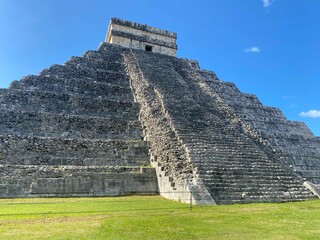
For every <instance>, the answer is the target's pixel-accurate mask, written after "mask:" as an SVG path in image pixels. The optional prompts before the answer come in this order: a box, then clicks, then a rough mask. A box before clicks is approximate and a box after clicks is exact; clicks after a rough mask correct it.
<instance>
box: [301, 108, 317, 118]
mask: <svg viewBox="0 0 320 240" xmlns="http://www.w3.org/2000/svg"><path fill="white" fill-rule="evenodd" d="M299 116H301V117H308V118H320V110H309V111H308V112H301V113H300V114H299Z"/></svg>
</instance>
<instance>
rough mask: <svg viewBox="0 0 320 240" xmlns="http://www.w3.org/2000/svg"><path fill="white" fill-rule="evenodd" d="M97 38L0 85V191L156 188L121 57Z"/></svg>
mask: <svg viewBox="0 0 320 240" xmlns="http://www.w3.org/2000/svg"><path fill="white" fill-rule="evenodd" d="M122 52H123V48H119V47H114V46H112V45H106V44H103V45H101V46H100V47H99V49H98V51H89V52H87V53H85V54H84V55H83V57H72V58H71V59H70V60H69V61H68V62H66V63H65V64H63V65H53V66H51V67H50V68H48V69H45V70H43V71H42V72H41V73H40V75H37V76H27V77H24V78H23V79H22V80H20V81H15V82H13V83H12V84H11V86H10V89H0V110H1V113H0V119H1V124H0V173H1V177H0V196H1V197H36V196H45V197H47V196H64V197H65V196H109V195H125V194H157V193H158V185H157V178H156V174H155V169H154V168H149V167H148V168H144V166H148V165H149V164H150V162H149V159H150V156H149V150H148V146H147V143H146V142H145V141H143V132H142V128H141V123H140V121H139V119H138V111H139V109H138V106H137V104H136V103H134V99H133V95H132V92H131V89H130V84H129V79H128V77H127V75H126V72H125V68H124V62H123V57H122Z"/></svg>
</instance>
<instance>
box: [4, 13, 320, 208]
mask: <svg viewBox="0 0 320 240" xmlns="http://www.w3.org/2000/svg"><path fill="white" fill-rule="evenodd" d="M176 37H177V36H176V34H175V33H173V32H169V31H165V30H161V29H157V28H153V27H149V26H147V25H143V24H138V23H133V22H129V21H124V20H121V19H116V18H114V19H112V20H111V22H110V26H109V30H108V35H107V38H106V42H104V43H102V44H100V46H99V47H98V49H97V50H96V51H88V52H86V53H84V54H83V56H81V57H71V58H70V59H69V60H68V61H67V62H66V63H64V64H62V65H57V64H55V65H52V66H51V67H49V68H48V69H44V70H43V71H41V72H40V74H39V75H30V76H26V77H24V78H22V79H21V80H20V81H14V82H12V83H11V85H10V87H9V89H0V197H7V198H13V197H67V196H117V195H126V194H159V193H160V194H161V195H163V196H164V197H166V198H169V199H173V200H176V201H181V202H189V201H190V199H191V200H192V202H193V204H231V203H248V202H281V201H297V200H304V199H311V198H315V197H316V196H320V191H319V189H320V138H319V137H315V136H314V135H313V134H312V132H311V131H310V130H309V129H308V127H307V126H306V125H305V124H304V123H301V122H296V121H288V120H287V119H286V118H285V116H284V115H283V114H282V112H281V111H280V110H279V109H278V108H274V107H267V106H264V105H262V103H261V102H260V101H259V99H258V98H257V97H256V96H255V95H252V94H247V93H241V92H240V91H239V89H238V88H237V87H236V86H235V85H234V84H233V83H230V82H224V81H221V80H219V79H218V77H217V76H216V74H215V73H214V72H212V71H207V70H203V69H201V68H200V66H199V64H198V62H197V61H194V60H188V59H179V58H176V57H175V55H176V49H177V46H176Z"/></svg>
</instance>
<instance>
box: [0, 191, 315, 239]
mask: <svg viewBox="0 0 320 240" xmlns="http://www.w3.org/2000/svg"><path fill="white" fill-rule="evenodd" d="M0 239H19V240H20V239H175V240H176V239H219V240H220V239H237V240H238V239H258V240H260V239H320V201H319V200H318V201H305V202H295V203H281V204H243V205H228V206H209V207H208V206H202V207H200V206H194V207H193V210H192V212H191V211H190V209H189V206H188V205H187V204H182V203H177V202H173V201H170V200H166V199H163V198H162V197H160V196H152V197H151V196H131V197H116V198H114V197H112V198H37V199H2V200H0Z"/></svg>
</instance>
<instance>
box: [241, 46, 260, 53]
mask: <svg viewBox="0 0 320 240" xmlns="http://www.w3.org/2000/svg"><path fill="white" fill-rule="evenodd" d="M243 51H244V52H247V53H259V52H260V48H258V47H251V48H246V49H244V50H243Z"/></svg>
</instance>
